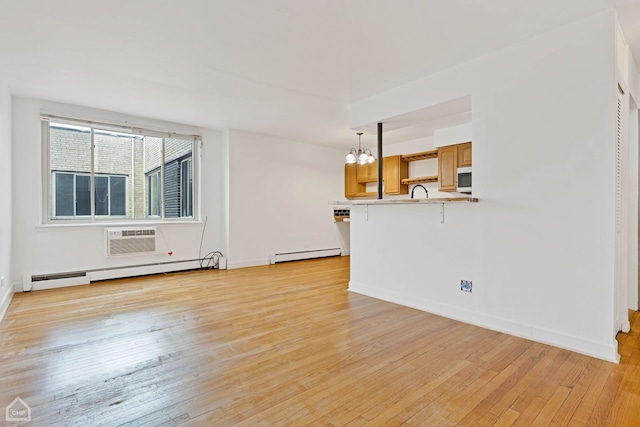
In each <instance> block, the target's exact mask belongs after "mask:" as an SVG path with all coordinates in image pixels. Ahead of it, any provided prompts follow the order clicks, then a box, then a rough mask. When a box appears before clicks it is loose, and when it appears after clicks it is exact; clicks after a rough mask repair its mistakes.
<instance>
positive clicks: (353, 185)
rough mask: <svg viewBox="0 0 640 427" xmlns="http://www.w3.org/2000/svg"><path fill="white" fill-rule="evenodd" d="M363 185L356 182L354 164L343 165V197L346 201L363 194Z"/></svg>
mask: <svg viewBox="0 0 640 427" xmlns="http://www.w3.org/2000/svg"><path fill="white" fill-rule="evenodd" d="M365 187H366V186H365V184H361V183H359V182H358V181H357V180H356V164H355V163H353V164H345V165H344V196H345V197H346V198H347V199H351V198H354V197H357V196H358V194H359V193H364V192H365V189H366V188H365Z"/></svg>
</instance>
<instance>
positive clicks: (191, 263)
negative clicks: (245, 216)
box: [22, 259, 200, 292]
mask: <svg viewBox="0 0 640 427" xmlns="http://www.w3.org/2000/svg"><path fill="white" fill-rule="evenodd" d="M196 268H200V261H199V260H197V259H193V260H183V261H169V262H161V263H151V264H138V265H128V266H118V267H107V268H96V269H93V270H85V271H70V272H65V273H53V274H34V275H25V276H23V278H22V290H23V292H28V291H40V290H44V289H55V288H63V287H66V286H77V285H88V284H89V283H91V282H97V281H100V280H109V279H119V278H124V277H135V276H144V275H147V274H159V273H169V272H176V271H184V270H193V269H196Z"/></svg>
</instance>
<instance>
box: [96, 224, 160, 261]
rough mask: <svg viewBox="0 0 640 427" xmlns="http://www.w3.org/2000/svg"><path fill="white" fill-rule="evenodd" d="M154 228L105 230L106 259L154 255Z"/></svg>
mask: <svg viewBox="0 0 640 427" xmlns="http://www.w3.org/2000/svg"><path fill="white" fill-rule="evenodd" d="M156 234H157V230H156V227H136V228H105V241H106V243H107V247H106V253H107V256H108V257H115V256H126V255H149V254H156V253H158V251H157V249H156V248H157V245H156Z"/></svg>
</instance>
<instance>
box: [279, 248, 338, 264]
mask: <svg viewBox="0 0 640 427" xmlns="http://www.w3.org/2000/svg"><path fill="white" fill-rule="evenodd" d="M340 254H341V251H340V248H329V249H312V250H307V251H294V252H278V253H274V254H270V255H269V262H270V263H271V264H275V263H277V262H286V261H300V260H303V259H312V258H324V257H329V256H338V255H340Z"/></svg>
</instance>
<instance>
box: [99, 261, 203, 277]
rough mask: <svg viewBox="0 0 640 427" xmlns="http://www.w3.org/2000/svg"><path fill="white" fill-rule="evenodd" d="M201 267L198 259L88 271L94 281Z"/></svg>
mask: <svg viewBox="0 0 640 427" xmlns="http://www.w3.org/2000/svg"><path fill="white" fill-rule="evenodd" d="M196 268H200V263H199V262H198V261H184V262H173V263H170V264H169V263H166V264H154V265H144V266H140V267H127V268H123V269H115V270H102V271H91V272H89V273H88V276H89V279H90V280H91V281H92V282H95V281H98V280H109V279H119V278H121V277H135V276H145V275H147V274H162V273H173V272H176V271H184V270H193V269H196Z"/></svg>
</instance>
